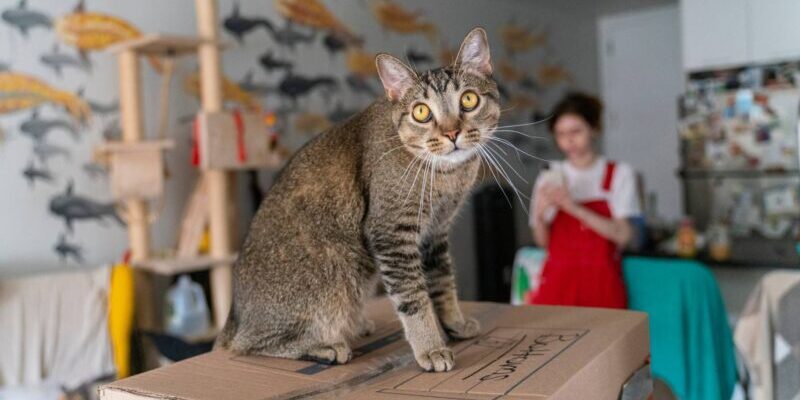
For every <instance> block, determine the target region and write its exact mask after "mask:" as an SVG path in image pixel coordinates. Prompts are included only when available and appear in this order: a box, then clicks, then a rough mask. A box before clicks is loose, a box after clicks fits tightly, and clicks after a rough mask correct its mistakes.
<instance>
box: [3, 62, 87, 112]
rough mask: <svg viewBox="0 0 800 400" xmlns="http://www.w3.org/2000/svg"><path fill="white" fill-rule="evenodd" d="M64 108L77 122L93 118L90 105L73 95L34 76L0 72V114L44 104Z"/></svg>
mask: <svg viewBox="0 0 800 400" xmlns="http://www.w3.org/2000/svg"><path fill="white" fill-rule="evenodd" d="M46 103H49V104H55V105H59V106H62V107H64V108H65V109H66V110H67V112H68V113H69V114H70V115H71V116H72V117H73V118H75V120H76V121H79V122H81V123H85V122H86V121H87V120H88V119H89V118H90V117H91V110H90V109H89V105H88V104H87V103H86V102H85V101H83V100H82V99H81V98H80V97H78V96H77V95H75V94H73V93H69V92H65V91H63V90H58V89H55V88H53V87H52V86H50V85H48V84H46V83H44V82H42V81H40V80H39V79H36V78H34V77H32V76H28V75H24V74H20V73H16V72H0V114H5V113H11V112H14V111H19V110H25V109H28V108H32V107H37V106H39V105H42V104H46Z"/></svg>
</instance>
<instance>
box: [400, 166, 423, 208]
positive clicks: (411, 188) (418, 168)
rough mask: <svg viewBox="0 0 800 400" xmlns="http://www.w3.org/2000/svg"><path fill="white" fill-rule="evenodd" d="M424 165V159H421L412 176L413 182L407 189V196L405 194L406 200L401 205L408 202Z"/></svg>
mask: <svg viewBox="0 0 800 400" xmlns="http://www.w3.org/2000/svg"><path fill="white" fill-rule="evenodd" d="M426 157H427V155H426ZM424 165H425V159H422V161H421V162H420V163H419V166H418V167H417V174H416V175H414V180H413V181H412V182H411V186H410V187H409V188H408V194H406V198H405V200H403V205H405V204H406V202H408V199H409V197H411V192H413V191H414V186H416V185H417V178H418V177H419V173H420V172H421V171H422V167H423V166H424Z"/></svg>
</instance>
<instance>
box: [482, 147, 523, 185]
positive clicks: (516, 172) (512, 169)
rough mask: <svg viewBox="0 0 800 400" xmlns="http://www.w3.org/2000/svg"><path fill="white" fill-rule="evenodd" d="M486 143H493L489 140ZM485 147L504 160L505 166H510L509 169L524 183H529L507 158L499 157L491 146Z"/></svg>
mask: <svg viewBox="0 0 800 400" xmlns="http://www.w3.org/2000/svg"><path fill="white" fill-rule="evenodd" d="M486 144H487V145H490V144H494V143H491V142H489V143H486ZM486 149H487V150H489V151H492V152H493V153H494V155H495V156H497V158H498V159H500V161H502V162H504V163H505V164H506V166H508V168H510V169H511V171H513V172H514V174H515V175H517V176H518V177H519V179H522V181H523V182H525V183H529V182H528V180H527V179H525V177H524V176H522V175H520V173H519V172H518V171H517V170H516V168H514V166H512V165H511V163H509V162H508V160H506V159H505V158H503V157H500V154H498V153H496V152H495V151H493V150H492V149H493V148H492V147H486ZM495 149H500V147H495ZM500 150H501V151H502V149H500Z"/></svg>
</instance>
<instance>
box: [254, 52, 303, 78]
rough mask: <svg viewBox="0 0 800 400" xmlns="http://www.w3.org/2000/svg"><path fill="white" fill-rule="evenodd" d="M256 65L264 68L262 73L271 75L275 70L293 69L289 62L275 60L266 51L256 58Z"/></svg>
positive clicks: (270, 53)
mask: <svg viewBox="0 0 800 400" xmlns="http://www.w3.org/2000/svg"><path fill="white" fill-rule="evenodd" d="M258 63H259V64H261V67H262V68H264V71H266V72H267V73H271V72H272V71H274V70H276V69H282V70H285V71H289V70H291V69H292V68H294V64H292V62H291V61H289V60H282V59H279V58H276V57H275V56H274V55H273V54H272V51H270V50H267V51H266V52H265V53H264V54H262V55H261V56H260V57H259V58H258Z"/></svg>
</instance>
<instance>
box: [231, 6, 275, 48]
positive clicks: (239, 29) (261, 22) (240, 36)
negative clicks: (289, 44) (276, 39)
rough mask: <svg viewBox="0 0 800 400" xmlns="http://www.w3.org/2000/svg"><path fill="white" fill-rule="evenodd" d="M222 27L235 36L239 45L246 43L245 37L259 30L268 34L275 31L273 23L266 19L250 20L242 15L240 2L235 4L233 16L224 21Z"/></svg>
mask: <svg viewBox="0 0 800 400" xmlns="http://www.w3.org/2000/svg"><path fill="white" fill-rule="evenodd" d="M222 27H223V28H224V29H225V30H226V31H227V32H228V33H230V34H231V35H233V36H234V37H235V38H236V40H237V41H238V42H239V44H242V43H244V37H245V36H246V35H248V34H249V33H251V32H253V31H255V30H256V29H258V28H263V29H265V30H266V31H268V32H272V31H274V29H275V28H274V27H273V26H272V22H270V21H269V20H268V19H266V18H249V17H245V16H243V15H242V14H241V12H240V9H239V2H238V1H237V2H235V3H233V10H232V11H231V14H230V15H228V16H227V17H225V19H224V20H223V21H222Z"/></svg>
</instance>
